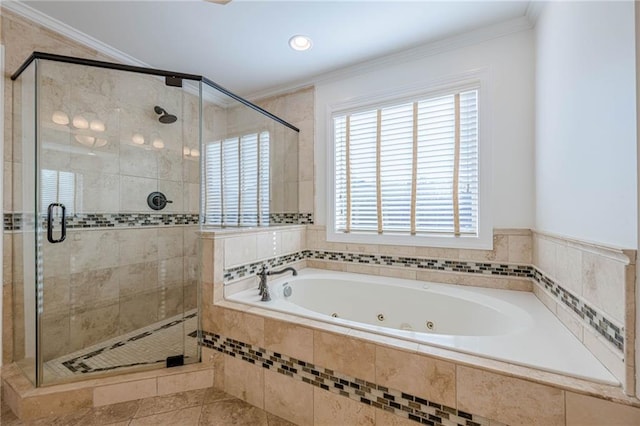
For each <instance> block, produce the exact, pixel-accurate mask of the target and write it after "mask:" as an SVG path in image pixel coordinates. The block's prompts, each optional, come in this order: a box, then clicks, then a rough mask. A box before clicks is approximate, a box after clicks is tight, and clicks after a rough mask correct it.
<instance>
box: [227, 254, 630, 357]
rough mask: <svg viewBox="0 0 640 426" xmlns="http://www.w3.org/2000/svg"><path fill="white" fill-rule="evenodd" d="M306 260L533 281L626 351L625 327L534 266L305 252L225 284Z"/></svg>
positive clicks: (241, 270) (238, 273) (247, 270)
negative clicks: (261, 271)
mask: <svg viewBox="0 0 640 426" xmlns="http://www.w3.org/2000/svg"><path fill="white" fill-rule="evenodd" d="M305 259H313V260H326V261H332V262H348V263H357V264H361V265H376V266H393V267H405V268H416V269H426V270H433V271H444V272H459V273H466V274H482V275H493V276H508V277H517V278H529V279H531V280H533V282H534V283H535V284H537V285H540V286H542V287H543V288H545V289H546V290H548V291H549V292H550V293H551V294H552V295H553V296H554V297H555V298H556V300H557V301H558V302H560V303H563V304H565V305H566V306H568V307H569V308H571V310H572V311H573V312H574V313H575V314H576V315H577V316H578V318H579V319H580V321H581V322H582V323H583V324H585V326H587V327H589V328H591V329H593V330H595V331H596V332H597V333H598V334H600V335H601V336H602V337H604V338H605V339H606V340H607V341H608V342H610V343H611V344H612V345H613V346H614V348H615V349H617V350H618V351H620V352H622V351H623V350H624V327H623V326H620V325H617V324H616V322H615V321H612V320H611V319H610V318H607V317H605V316H604V315H603V314H602V313H601V312H599V311H597V310H596V309H594V308H593V307H591V306H590V305H589V304H588V303H587V302H585V301H584V300H583V299H581V298H579V297H577V296H575V295H573V294H571V293H570V292H569V291H567V290H566V289H564V288H563V287H562V286H560V285H559V284H558V283H556V282H554V281H553V280H551V279H550V278H549V277H547V276H546V275H544V274H543V273H542V272H540V271H539V270H537V269H536V268H534V267H532V266H530V265H508V264H502V263H484V262H465V261H459V260H442V259H424V258H416V257H404V256H388V255H381V254H365V253H343V252H332V251H323V250H304V251H300V252H298V253H294V254H290V255H286V256H280V257H275V258H272V259H268V260H265V261H261V262H254V263H251V264H248V265H242V266H237V267H235V268H231V269H227V270H225V271H224V282H225V283H229V282H231V281H235V280H237V279H240V278H244V277H247V276H250V275H254V274H256V273H257V272H258V271H259V270H260V268H261V267H262V265H263V264H265V265H266V266H267V267H269V268H274V267H280V266H283V265H286V264H287V263H292V262H297V261H300V260H305Z"/></svg>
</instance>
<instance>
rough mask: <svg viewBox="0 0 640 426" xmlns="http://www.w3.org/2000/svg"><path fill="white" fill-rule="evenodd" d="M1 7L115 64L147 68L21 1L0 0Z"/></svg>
mask: <svg viewBox="0 0 640 426" xmlns="http://www.w3.org/2000/svg"><path fill="white" fill-rule="evenodd" d="M2 7H3V8H4V9H6V10H8V11H10V12H13V13H15V14H16V15H19V16H21V17H23V18H26V19H28V20H29V21H32V22H35V23H36V24H38V25H41V26H43V27H45V28H47V29H49V30H51V31H55V32H57V33H59V34H62V35H63V36H65V37H67V38H69V39H71V40H73V41H75V42H78V43H80V44H83V45H85V46H87V47H89V48H91V49H94V50H96V51H97V52H99V53H102V54H103V55H106V56H108V57H110V58H113V59H114V60H116V61H117V62H120V63H123V64H128V65H135V66H140V67H149V64H147V63H145V62H143V61H141V60H139V59H136V58H134V57H133V56H131V55H129V54H127V53H124V52H122V51H121V50H118V49H116V48H114V47H112V46H110V45H108V44H106V43H103V42H101V41H100V40H98V39H96V38H93V37H91V36H90V35H88V34H85V33H83V32H82V31H79V30H77V29H75V28H73V27H71V26H69V25H67V24H65V23H64V22H61V21H58V20H57V19H54V18H52V17H50V16H48V15H45V14H44V13H42V12H40V11H39V10H37V9H34V8H32V7H31V6H28V5H26V4H25V3H23V2H21V1H18V0H2Z"/></svg>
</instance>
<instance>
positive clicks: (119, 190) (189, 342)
mask: <svg viewBox="0 0 640 426" xmlns="http://www.w3.org/2000/svg"><path fill="white" fill-rule="evenodd" d="M12 80H13V86H12V90H13V121H12V132H13V143H12V154H11V158H10V159H6V160H5V161H10V162H11V168H12V179H11V180H12V183H11V184H12V187H11V193H12V200H11V203H10V204H11V209H10V211H5V235H7V234H8V235H10V237H11V246H12V250H11V252H12V262H11V263H12V264H11V265H7V267H9V266H10V267H11V272H12V284H13V294H12V296H13V298H12V309H13V359H14V361H15V362H16V363H17V365H18V366H19V367H20V368H21V369H22V371H23V372H24V374H25V375H26V376H27V377H28V378H29V379H30V380H31V381H32V383H33V384H34V385H35V386H42V385H50V384H57V383H62V382H67V381H75V380H82V379H86V378H92V377H95V376H96V375H104V374H116V373H117V374H119V373H122V372H128V371H132V370H135V371H137V370H140V369H147V368H160V367H165V366H166V367H171V366H176V365H183V364H188V363H192V362H198V361H199V359H200V352H199V346H198V339H199V323H200V318H199V306H200V300H199V297H200V291H199V288H200V282H199V280H200V274H199V262H200V258H199V241H198V231H199V229H200V227H201V226H205V225H207V226H208V225H214V226H243V225H250V226H256V225H257V226H261V225H270V224H279V223H283V222H285V223H286V222H288V223H296V222H295V221H296V220H297V193H298V191H297V174H298V165H297V129H296V128H295V127H293V126H291V125H290V124H288V123H286V122H284V121H283V120H281V119H279V118H277V117H275V116H274V115H272V114H270V113H268V112H266V111H264V110H262V109H260V108H258V107H256V106H255V105H253V104H251V103H249V102H248V101H246V100H244V99H242V98H240V97H238V96H236V95H234V94H233V93H231V92H229V91H227V90H225V89H224V88H222V87H220V86H218V85H216V84H215V83H213V82H212V81H210V80H208V79H206V78H204V77H201V76H197V75H190V74H181V73H174V72H168V71H162V70H154V69H147V68H140V67H132V66H127V65H120V64H113V63H108V62H101V61H92V60H86V59H80V58H72V57H67V56H59V55H52V54H47V53H37V52H36V53H34V54H33V55H32V56H31V57H30V58H29V59H28V60H27V61H26V62H25V63H24V64H23V66H22V67H21V68H20V69H19V70H18V71H17V72H16V73H15V74H14V75H13V76H12ZM205 157H206V158H205Z"/></svg>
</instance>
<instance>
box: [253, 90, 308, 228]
mask: <svg viewBox="0 0 640 426" xmlns="http://www.w3.org/2000/svg"><path fill="white" fill-rule="evenodd" d="M254 102H255V103H256V105H258V106H260V107H262V108H264V109H266V110H267V111H269V112H270V113H272V114H274V115H276V116H278V117H280V118H282V119H283V120H286V121H287V122H289V123H291V124H293V125H294V126H296V127H297V128H298V129H300V133H299V135H298V158H297V159H288V157H287V151H282V152H281V153H280V154H279V155H276V156H274V157H273V158H274V159H275V161H284V164H279V165H278V164H275V165H274V167H272V170H273V171H274V172H275V173H276V174H278V173H281V175H280V176H278V175H276V176H275V177H274V178H275V180H274V181H275V182H282V183H283V184H284V185H285V187H286V184H287V183H288V184H291V182H293V180H294V177H293V176H287V164H289V163H291V162H293V161H297V164H298V179H297V180H298V194H297V200H298V204H297V205H298V211H299V212H300V213H302V214H307V215H312V214H313V212H314V201H313V200H314V186H313V182H314V181H313V179H314V167H315V166H314V164H315V163H314V161H313V141H314V88H313V87H309V88H305V89H301V90H298V91H295V92H292V93H287V94H283V95H278V96H274V97H270V98H265V99H259V100H256V101H254ZM281 147H282V146H281ZM280 149H282V148H280ZM289 152H292V151H289ZM288 192H290V191H284V192H283V193H276V194H275V197H274V198H275V199H274V200H273V201H274V202H276V205H279V203H283V204H284V205H289V203H287V200H286V199H285V198H286V197H287V193H288ZM278 197H283V198H282V199H281V200H280V199H278ZM276 211H277V210H276ZM312 220H313V219H308V220H307V221H306V222H304V223H313V222H312Z"/></svg>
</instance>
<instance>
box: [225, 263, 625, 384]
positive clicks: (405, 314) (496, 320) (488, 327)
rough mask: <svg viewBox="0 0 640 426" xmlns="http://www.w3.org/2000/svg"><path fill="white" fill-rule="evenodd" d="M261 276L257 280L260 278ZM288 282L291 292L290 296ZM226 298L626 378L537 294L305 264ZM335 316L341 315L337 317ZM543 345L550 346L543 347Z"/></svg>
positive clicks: (586, 374)
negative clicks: (266, 295) (267, 297)
mask: <svg viewBox="0 0 640 426" xmlns="http://www.w3.org/2000/svg"><path fill="white" fill-rule="evenodd" d="M254 282H255V280H254ZM286 287H288V288H289V290H290V291H291V292H290V296H289V297H287V296H286V295H285V294H286V293H285V288H286ZM270 290H271V291H270V294H271V301H269V302H267V303H265V302H262V301H260V296H259V295H258V294H257V291H256V289H255V286H251V288H249V289H247V290H244V291H242V292H239V293H235V294H233V295H225V299H226V300H228V301H232V302H237V303H243V304H247V305H250V306H253V307H259V308H263V309H272V310H275V311H278V312H284V313H287V314H291V315H299V316H300V317H302V318H309V319H314V320H317V321H319V322H324V323H326V324H327V326H329V327H330V326H331V325H336V324H337V325H342V326H345V327H349V328H353V329H356V330H362V331H367V332H371V333H378V334H381V335H383V336H389V337H393V338H398V339H402V340H407V341H410V342H415V343H418V344H425V345H432V346H437V347H441V348H447V349H450V350H454V351H459V352H462V353H468V354H473V355H477V356H482V357H485V358H489V359H495V360H502V361H504V362H508V363H513V364H517V365H524V366H529V367H531V368H539V369H541V370H544V371H551V372H555V373H557V374H564V375H567V376H570V377H578V378H584V379H587V380H593V381H594V382H597V383H603V384H610V385H614V386H618V385H619V381H617V380H616V378H615V377H613V376H612V375H611V373H610V372H608V371H607V369H606V368H604V366H602V364H601V363H600V362H599V361H598V360H597V359H596V358H595V357H594V356H593V355H592V354H591V353H590V352H589V351H588V350H587V349H586V348H585V347H584V346H583V345H582V344H581V343H580V342H579V341H578V340H577V339H576V338H574V337H573V336H572V335H571V333H570V332H569V331H568V330H567V329H566V328H565V327H563V326H562V324H561V323H560V322H559V321H558V320H557V318H555V317H554V315H553V314H552V313H551V312H549V311H548V309H547V308H546V307H545V306H544V305H543V304H542V303H540V301H539V300H538V299H537V298H536V296H535V295H534V294H533V293H530V292H519V291H516V292H514V291H508V290H501V289H489V288H479V287H475V288H471V287H465V286H457V285H451V284H437V283H427V282H421V281H414V280H403V279H400V278H391V279H390V278H388V277H380V276H375V275H363V274H352V273H346V272H334V271H327V270H322V269H313V268H305V269H303V270H301V271H299V272H298V275H297V276H295V277H292V276H282V277H278V278H276V279H275V280H274V281H272V282H271V285H270ZM333 316H335V317H336V318H332V317H333ZM538 348H545V349H544V350H539V349H538Z"/></svg>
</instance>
